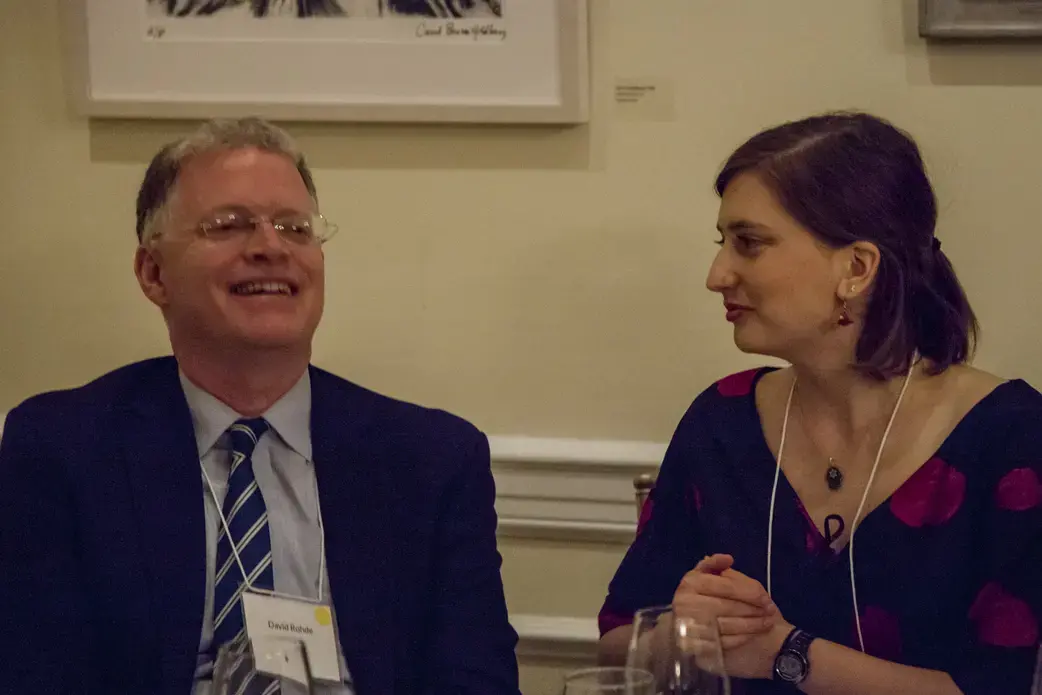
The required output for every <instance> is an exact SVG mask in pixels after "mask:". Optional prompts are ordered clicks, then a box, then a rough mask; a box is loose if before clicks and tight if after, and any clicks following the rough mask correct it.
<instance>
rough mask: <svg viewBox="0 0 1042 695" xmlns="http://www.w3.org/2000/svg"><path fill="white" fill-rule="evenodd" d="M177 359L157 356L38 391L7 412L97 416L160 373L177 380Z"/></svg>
mask: <svg viewBox="0 0 1042 695" xmlns="http://www.w3.org/2000/svg"><path fill="white" fill-rule="evenodd" d="M176 375H177V363H176V361H175V360H174V359H173V358H172V357H157V358H152V359H147V360H142V361H140V362H134V363H132V364H127V365H124V366H122V367H118V368H116V369H113V370H112V371H110V372H107V373H105V374H102V375H101V376H98V377H96V378H94V379H92V380H91V381H89V382H87V383H85V384H82V385H80V386H75V387H71V388H64V389H55V390H51V391H45V392H43V393H38V394H36V395H34V396H30V397H29V398H27V399H25V400H24V401H22V402H21V403H20V404H18V405H17V406H16V407H15V408H14V409H13V410H12V411H11V413H10V415H9V416H8V418H9V420H10V419H12V418H14V417H15V416H19V417H23V418H27V419H30V420H37V419H41V418H48V419H50V420H51V421H61V422H62V424H63V426H65V427H67V426H68V425H69V424H70V423H71V422H75V421H77V420H84V419H92V418H96V417H98V416H99V415H100V414H101V413H104V412H107V411H109V410H111V408H112V407H114V406H116V405H118V404H119V403H121V402H123V400H124V399H125V398H126V397H127V395H128V394H129V393H131V392H132V391H134V390H136V389H141V388H149V384H150V383H156V381H157V377H158V378H162V377H163V376H172V377H173V380H172V381H171V383H173V384H176V383H177V381H176Z"/></svg>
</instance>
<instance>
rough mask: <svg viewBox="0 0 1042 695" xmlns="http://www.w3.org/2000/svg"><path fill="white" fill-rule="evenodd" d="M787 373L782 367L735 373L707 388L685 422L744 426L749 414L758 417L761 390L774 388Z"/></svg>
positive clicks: (687, 415)
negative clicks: (757, 404)
mask: <svg viewBox="0 0 1042 695" xmlns="http://www.w3.org/2000/svg"><path fill="white" fill-rule="evenodd" d="M782 373H783V370H780V369H779V368H778V367H770V366H762V367H756V368H753V369H745V370H742V371H740V372H734V373H732V374H728V375H727V376H725V377H723V378H721V379H718V380H716V381H714V382H713V383H712V384H710V385H709V386H708V387H706V388H705V389H704V390H703V391H702V392H701V393H700V394H698V397H696V398H695V400H694V401H693V402H692V403H691V406H690V407H689V408H688V409H687V412H686V413H685V414H684V418H683V420H682V421H681V425H682V426H683V425H684V424H685V423H686V424H695V423H701V422H707V421H708V422H713V423H714V424H716V425H730V426H738V427H741V426H743V425H744V424H745V422H744V420H745V419H744V418H743V417H736V416H740V415H743V414H748V415H750V417H751V418H752V419H755V413H756V397H757V391H758V390H759V389H763V388H770V387H771V386H773V385H774V384H775V383H776V382H777V378H778V376H779V375H781V374H782Z"/></svg>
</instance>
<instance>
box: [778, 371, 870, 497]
mask: <svg viewBox="0 0 1042 695" xmlns="http://www.w3.org/2000/svg"><path fill="white" fill-rule="evenodd" d="M793 387H794V388H795V384H793ZM796 408H797V409H798V410H799V411H800V429H801V430H802V431H803V436H805V437H806V438H807V441H808V442H810V445H811V446H812V447H814V451H815V453H817V455H818V457H819V458H823V459H828V465H827V466H826V467H825V485H826V486H828V489H829V490H831V491H832V492H838V491H839V490H840V489H842V488H843V471H842V469H840V467H839V466H838V465H836V459H835V457H833V456H825V454H824V453H823V452H822V450H821V447H820V446H818V443H817V442H816V441H815V440H814V437H813V436H811V433H810V430H808V429H807V425H806V422H807V416H806V415H805V414H804V412H803V402H802V400H797V401H796ZM880 420H882V418H880ZM874 429H875V427H871V428H869V429H868V430H867V434H866V435H865V437H866V438H867V437H868V435H869V434H871V433H872V431H873V430H874Z"/></svg>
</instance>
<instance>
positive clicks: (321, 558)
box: [199, 459, 326, 603]
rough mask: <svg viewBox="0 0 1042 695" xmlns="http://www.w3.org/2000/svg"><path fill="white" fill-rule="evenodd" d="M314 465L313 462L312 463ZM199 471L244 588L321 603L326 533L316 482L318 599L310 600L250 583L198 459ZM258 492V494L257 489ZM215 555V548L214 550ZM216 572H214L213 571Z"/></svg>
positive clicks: (215, 494) (229, 530) (324, 573)
mask: <svg viewBox="0 0 1042 695" xmlns="http://www.w3.org/2000/svg"><path fill="white" fill-rule="evenodd" d="M312 465H314V462H312ZM199 469H200V470H202V472H203V478H204V479H205V480H206V486H207V487H208V488H209V489H210V496H211V497H212V498H213V503H214V507H216V508H217V517H218V518H219V519H220V520H221V526H223V527H224V532H225V534H227V536H228V544H229V545H230V546H231V549H232V555H233V556H235V563H236V564H237V565H239V571H240V572H242V580H243V582H244V583H245V584H246V588H247V589H249V590H250V591H252V592H254V593H258V594H267V595H269V596H280V597H282V598H288V599H294V600H303V601H312V602H316V603H322V598H323V590H324V589H325V584H326V581H325V576H326V532H325V527H324V526H323V525H322V503H321V502H320V501H319V499H318V481H317V479H316V483H315V507H316V508H317V510H318V538H319V540H318V598H317V599H310V598H305V597H303V596H293V595H291V594H282V593H279V592H277V591H274V590H269V589H258V588H256V587H255V586H253V585H252V584H251V583H250V579H249V575H247V574H246V568H245V567H244V566H243V564H242V558H240V557H239V551H238V550H236V549H235V543H233V542H232V532H231V529H230V528H228V520H227V519H225V518H224V512H223V511H221V503H220V502H219V501H218V499H217V491H216V490H215V489H214V486H213V481H211V480H210V476H209V475H207V474H206V466H204V465H203V460H202V459H199ZM258 492H260V490H259V488H258ZM214 551H215V553H216V548H215V549H214ZM215 571H216V570H215Z"/></svg>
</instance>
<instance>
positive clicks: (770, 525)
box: [767, 353, 919, 652]
mask: <svg viewBox="0 0 1042 695" xmlns="http://www.w3.org/2000/svg"><path fill="white" fill-rule="evenodd" d="M918 359H919V353H916V354H915V356H914V357H913V358H912V364H911V366H910V367H909V368H908V374H906V375H905V378H904V384H903V385H902V386H901V393H900V394H899V395H898V396H897V403H895V404H894V410H893V412H891V413H890V421H889V422H888V423H887V425H886V430H884V432H883V438H882V440H880V442H879V449H878V450H877V451H876V460H875V463H873V464H872V472H871V473H869V475H868V482H867V483H865V491H864V493H862V495H861V504H859V505H858V508H857V513H856V514H854V520H853V521H852V522H851V524H850V540H849V541H848V543H847V554H848V556H849V558H850V594H851V598H852V600H853V602H854V622H855V625H856V626H857V639H858V645H859V646H860V647H861V651H862V652H863V651H865V637H864V635H863V634H862V633H861V612H860V610H858V603H857V581H856V580H855V579H854V532H855V531H857V522H858V521H860V520H861V512H863V511H864V510H865V501H866V500H868V491H869V490H871V489H872V483H873V482H874V481H875V479H876V471H877V470H878V468H879V461H880V460H881V459H882V458H883V448H884V447H886V440H887V438H889V437H890V429H891V428H892V427H893V426H894V420H896V419H897V411H898V410H900V408H901V401H903V400H904V397H905V391H907V390H908V384H909V383H910V382H911V381H912V372H913V371H914V370H915V364H916V362H917V361H918ZM794 393H796V377H795V375H793V378H792V386H791V387H790V388H789V398H788V400H786V401H785V418H784V419H783V420H782V431H781V441H780V442H779V443H778V463H777V466H776V467H775V469H774V486H773V487H772V488H771V510H770V512H768V520H767V595H768V596H771V597H772V598H773V595H772V594H771V560H772V559H773V558H772V549H773V546H774V502H775V499H776V498H777V496H778V478H779V477H781V462H782V454H783V453H784V452H785V437H786V435H787V434H788V429H789V408H790V407H791V406H792V396H793V394H794Z"/></svg>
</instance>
